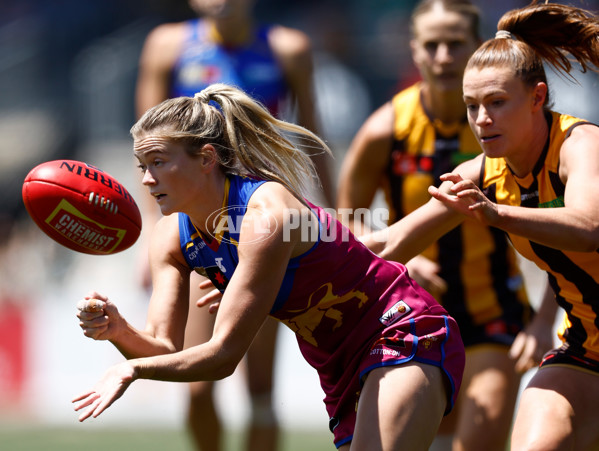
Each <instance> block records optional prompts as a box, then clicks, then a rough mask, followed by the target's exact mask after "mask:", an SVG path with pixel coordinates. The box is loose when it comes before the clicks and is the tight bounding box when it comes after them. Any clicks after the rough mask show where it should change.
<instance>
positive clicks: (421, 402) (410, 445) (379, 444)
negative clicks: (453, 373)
mask: <svg viewBox="0 0 599 451" xmlns="http://www.w3.org/2000/svg"><path fill="white" fill-rule="evenodd" d="M447 397H448V392H447V388H446V380H445V376H444V375H443V373H442V371H441V369H440V368H437V367H436V366H433V365H425V364H420V363H416V362H411V363H406V364H403V365H398V366H392V367H382V368H377V369H375V370H373V371H371V372H370V373H369V374H368V377H367V379H366V381H365V383H364V387H363V388H362V392H361V393H360V400H359V403H358V414H357V420H356V427H355V431H354V436H353V440H352V443H351V449H356V450H369V449H373V450H374V449H378V450H380V449H384V450H396V449H409V450H427V449H428V447H429V446H430V444H431V442H432V440H433V438H434V436H435V434H436V432H437V429H438V427H439V423H440V422H441V418H442V416H443V413H444V411H445V409H446V407H447ZM424 406H426V408H424Z"/></svg>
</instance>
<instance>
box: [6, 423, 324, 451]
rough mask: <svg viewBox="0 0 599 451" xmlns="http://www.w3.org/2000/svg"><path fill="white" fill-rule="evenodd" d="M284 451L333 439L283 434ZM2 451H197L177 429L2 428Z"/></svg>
mask: <svg viewBox="0 0 599 451" xmlns="http://www.w3.org/2000/svg"><path fill="white" fill-rule="evenodd" d="M242 438H243V437H242V436H241V434H240V433H239V432H235V431H233V432H230V433H228V434H227V436H226V451H243V450H244V448H243V446H241V441H242ZM280 444H281V447H280V450H281V451H307V450H310V451H333V450H335V447H334V446H333V443H332V435H331V434H328V433H326V432H325V433H323V432H322V431H318V432H311V431H302V432H298V431H293V432H290V431H283V432H282V434H281V438H280ZM0 450H2V451H121V450H122V451H125V450H126V451H130V450H142V451H193V448H192V447H191V444H190V442H189V440H188V438H187V435H186V433H185V432H184V431H182V430H176V429H163V430H161V429H156V428H152V429H112V428H111V429H94V430H89V429H88V430H81V429H79V430H77V429H66V428H65V429H62V428H46V427H39V428H28V427H23V426H17V427H7V426H0Z"/></svg>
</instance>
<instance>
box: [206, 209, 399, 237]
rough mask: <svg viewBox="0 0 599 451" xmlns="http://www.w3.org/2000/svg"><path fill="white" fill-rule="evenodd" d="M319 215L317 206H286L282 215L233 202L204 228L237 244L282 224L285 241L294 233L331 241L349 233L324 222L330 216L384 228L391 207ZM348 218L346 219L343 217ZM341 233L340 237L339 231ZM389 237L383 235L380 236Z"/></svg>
mask: <svg viewBox="0 0 599 451" xmlns="http://www.w3.org/2000/svg"><path fill="white" fill-rule="evenodd" d="M319 215H320V216H319V217H318V216H317V215H316V212H315V211H314V210H308V209H304V210H295V209H285V210H284V211H283V213H282V216H281V219H280V220H277V218H276V217H275V216H274V215H273V214H272V213H270V212H268V211H264V210H261V209H259V208H256V207H247V206H245V205H233V206H229V207H225V208H221V209H219V210H216V211H214V212H213V213H212V214H211V215H210V216H209V217H208V219H207V220H206V227H205V230H207V231H208V234H209V235H210V237H211V238H213V239H214V240H216V241H217V242H219V243H231V244H234V245H237V244H238V241H239V237H240V236H241V235H243V236H244V243H246V244H251V243H259V242H261V241H264V240H266V239H267V238H269V237H271V236H273V235H274V234H275V233H276V232H277V230H279V227H281V232H282V239H283V241H284V242H289V241H290V240H291V235H292V233H297V231H299V233H300V240H301V241H310V242H317V241H319V240H320V241H325V242H332V241H336V240H338V239H339V238H340V239H341V241H347V240H348V239H349V236H350V232H349V229H347V228H346V227H342V228H341V229H340V230H338V229H337V228H336V227H330V228H327V227H325V226H324V225H325V224H328V223H329V222H330V220H329V216H330V217H333V218H337V219H338V220H339V221H340V222H341V223H344V224H345V223H348V221H349V218H350V217H353V218H354V219H355V220H356V219H357V222H356V224H358V226H357V229H359V228H360V227H359V225H363V227H367V228H368V230H370V229H373V228H374V229H381V228H384V227H386V225H387V221H388V219H389V210H387V209H386V208H377V209H373V210H368V209H357V210H350V209H342V210H339V211H337V210H334V209H322V210H320V213H319ZM344 219H346V220H347V221H346V220H344ZM339 234H340V235H341V236H340V237H339V236H338V235H339ZM354 234H355V235H357V236H360V235H361V234H362V232H360V230H355V232H354ZM383 238H386V236H385V235H381V239H383Z"/></svg>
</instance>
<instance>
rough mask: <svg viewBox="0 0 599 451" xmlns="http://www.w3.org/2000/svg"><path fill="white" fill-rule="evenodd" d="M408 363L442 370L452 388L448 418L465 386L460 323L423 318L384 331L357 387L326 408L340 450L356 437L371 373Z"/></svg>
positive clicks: (366, 359)
mask: <svg viewBox="0 0 599 451" xmlns="http://www.w3.org/2000/svg"><path fill="white" fill-rule="evenodd" d="M408 362H419V363H425V364H428V365H434V366H437V367H439V368H441V370H442V371H443V373H444V374H445V376H446V378H447V382H448V386H449V387H450V392H449V393H448V400H447V409H446V412H445V414H448V413H449V412H450V411H451V409H452V408H453V406H454V404H455V401H456V398H457V394H458V390H459V388H460V384H461V382H462V374H463V372H464V362H465V355H464V344H463V343H462V338H461V336H460V331H459V328H458V325H457V323H456V322H455V320H454V319H453V318H451V317H450V316H446V315H438V316H437V315H421V316H418V317H417V318H415V319H409V320H407V321H405V322H404V321H400V322H398V323H395V324H393V325H391V326H389V327H387V328H386V329H384V330H383V331H382V332H381V334H380V335H379V337H378V338H377V339H376V340H375V341H374V343H373V344H372V346H371V347H370V350H369V352H368V353H367V354H366V355H365V356H364V357H363V359H362V361H361V364H360V367H359V374H358V375H357V376H358V377H356V378H355V381H356V382H355V387H348V389H347V390H345V392H344V397H343V398H341V399H338V400H337V402H336V403H335V405H334V406H333V405H329V406H327V408H328V410H329V415H330V420H329V428H330V429H331V432H333V434H334V436H335V439H334V441H335V446H336V447H337V448H338V447H340V446H341V445H343V444H346V443H348V442H350V441H351V439H352V437H353V434H354V427H355V423H356V412H357V406H358V398H359V395H360V390H361V387H362V385H363V383H364V381H365V379H366V377H367V376H368V373H369V372H370V371H372V370H374V369H376V368H380V367H384V366H396V365H401V364H403V363H408Z"/></svg>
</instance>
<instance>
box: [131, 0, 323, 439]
mask: <svg viewBox="0 0 599 451" xmlns="http://www.w3.org/2000/svg"><path fill="white" fill-rule="evenodd" d="M189 4H190V6H191V7H192V9H193V10H194V11H195V12H197V14H198V18H195V19H192V20H189V21H186V22H181V23H169V24H164V25H160V26H158V27H157V28H155V29H154V30H153V31H152V32H151V33H150V34H149V35H148V37H147V39H146V43H145V45H144V48H143V51H142V55H141V59H140V72H139V79H138V84H137V94H136V110H137V112H138V116H141V114H142V113H143V112H145V111H146V110H147V109H148V108H150V107H152V106H154V105H156V104H158V103H160V102H161V101H163V100H165V99H167V98H169V97H177V96H181V95H186V96H193V95H194V94H195V93H196V92H199V91H201V90H202V89H204V88H205V87H206V86H208V85H210V84H212V83H215V82H225V83H229V84H232V85H235V86H237V87H239V88H241V89H243V90H244V91H245V92H247V93H248V94H249V95H251V96H253V97H254V98H255V99H257V100H259V101H260V102H262V103H263V104H264V105H265V106H267V107H268V109H269V110H270V112H271V113H272V114H274V115H279V112H280V111H281V108H283V107H284V102H285V101H292V102H294V104H295V107H296V108H295V110H296V114H297V122H298V123H299V124H301V125H303V126H305V127H306V128H308V129H310V130H316V120H315V113H314V103H313V93H312V85H311V79H312V60H311V48H310V41H309V39H308V37H307V36H306V35H305V34H304V33H303V32H301V31H299V30H295V29H290V28H287V27H283V26H276V25H275V26H263V25H260V24H257V23H256V22H255V20H254V18H253V16H252V9H253V6H254V1H253V0H190V1H189ZM313 158H314V161H315V163H316V167H317V170H318V173H319V176H320V177H321V180H322V185H323V194H324V197H325V199H326V202H327V203H329V204H331V205H332V201H331V196H332V194H331V189H330V187H331V180H330V178H329V177H330V176H329V172H328V163H327V159H328V158H330V157H329V156H328V155H324V154H321V155H315V156H313ZM147 200H148V201H149V202H148V203H149V204H150V205H148V206H146V208H144V210H145V213H144V216H145V217H146V224H147V223H148V222H151V223H152V224H153V223H154V222H155V221H156V220H157V219H158V217H159V212H158V210H157V208H156V205H155V202H154V201H153V199H147ZM151 217H153V218H154V219H152V220H150V221H148V220H147V219H148V218H151ZM148 239H149V234H148V232H147V231H146V232H145V234H144V240H148ZM144 248H145V247H144ZM144 258H145V256H144ZM145 268H147V264H146V266H145ZM142 277H143V278H144V281H145V282H144V283H145V285H146V286H147V285H148V284H149V280H150V279H149V271H147V270H144V271H143V273H142ZM202 279H203V278H202V277H201V276H198V275H194V276H192V279H191V298H190V312H189V322H188V324H189V326H188V327H187V329H186V330H187V335H186V340H185V343H186V346H193V345H196V344H199V343H203V342H205V341H207V340H208V339H210V337H211V335H212V329H213V325H214V316H213V315H210V314H209V312H208V311H207V309H200V308H198V307H197V306H196V305H195V301H196V300H197V299H199V298H200V297H201V296H202V295H204V294H205V291H203V290H202V289H201V288H199V284H200V283H201V281H202ZM276 335H277V323H276V322H275V321H273V320H269V321H267V322H266V323H265V324H264V326H263V328H262V330H261V332H260V333H259V334H258V335H257V336H256V338H255V340H254V343H253V345H252V346H251V347H250V349H249V351H248V355H247V382H248V389H249V394H250V401H251V417H250V428H249V437H248V441H247V449H249V450H254V451H269V450H274V449H276V447H277V445H276V444H277V435H278V433H277V431H278V427H277V420H276V416H275V412H274V409H273V406H272V389H273V365H274V355H275V343H276ZM189 389H190V398H189V411H188V420H187V421H188V428H189V430H190V432H191V433H192V437H193V440H194V442H195V445H196V447H197V448H198V449H200V450H202V451H216V450H221V449H222V425H221V421H220V420H219V417H218V412H217V411H216V408H215V404H214V399H213V383H212V382H193V383H190V384H189Z"/></svg>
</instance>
